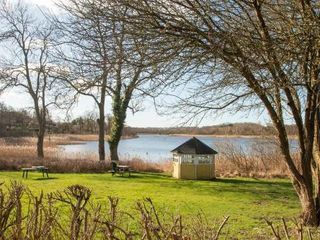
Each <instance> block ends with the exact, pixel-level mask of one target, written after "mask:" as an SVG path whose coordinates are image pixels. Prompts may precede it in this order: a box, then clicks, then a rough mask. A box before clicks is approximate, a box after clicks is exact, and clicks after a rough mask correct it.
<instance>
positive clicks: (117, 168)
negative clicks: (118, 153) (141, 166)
mask: <svg viewBox="0 0 320 240" xmlns="http://www.w3.org/2000/svg"><path fill="white" fill-rule="evenodd" d="M110 172H111V173H112V175H115V174H116V173H117V174H120V175H121V176H123V174H124V173H126V172H127V173H129V176H130V173H131V168H130V166H127V165H118V164H117V163H116V162H115V161H112V162H111V171H110Z"/></svg>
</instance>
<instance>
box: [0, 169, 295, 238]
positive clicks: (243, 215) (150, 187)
mask: <svg viewBox="0 0 320 240" xmlns="http://www.w3.org/2000/svg"><path fill="white" fill-rule="evenodd" d="M50 177H51V178H50V179H42V178H41V174H40V173H37V172H31V173H29V178H28V179H22V173H21V172H0V182H3V181H4V182H5V183H7V184H8V183H10V181H11V180H19V181H21V182H22V183H23V184H25V185H27V186H28V187H29V188H30V189H31V190H32V191H33V192H34V193H39V192H40V191H41V190H43V191H44V192H45V193H48V192H52V191H57V190H63V189H64V188H65V187H67V186H69V185H73V184H81V185H84V186H86V187H89V188H90V189H92V192H93V199H94V201H99V202H106V198H107V196H117V197H119V198H120V207H121V208H122V209H125V210H130V209H132V208H134V206H135V202H136V201H137V200H139V199H142V198H144V197H151V198H152V199H153V201H154V203H155V204H156V206H157V207H158V208H160V209H165V210H167V211H169V212H171V213H173V214H183V215H193V214H196V213H198V212H199V211H202V212H204V213H205V215H206V216H208V217H209V218H210V219H217V220H218V221H219V222H221V221H222V220H223V217H224V216H227V215H230V220H229V222H228V224H227V226H226V229H224V231H226V230H227V229H228V230H229V231H230V234H231V235H233V236H238V237H240V238H241V239H242V238H243V239H250V237H248V236H256V235H260V234H262V233H263V232H266V231H268V230H269V229H268V228H267V227H266V224H265V222H264V220H263V218H268V219H272V220H279V219H280V218H281V217H286V218H291V217H296V216H298V214H299V202H298V198H297V196H296V194H295V192H294V190H293V188H292V185H291V183H290V181H289V180H283V179H271V180H269V179H268V180H266V179H248V178H224V179H218V180H215V181H191V180H176V179H173V178H171V177H169V176H166V175H162V174H143V173H139V174H137V173H134V174H133V176H131V177H121V176H113V177H112V176H111V174H107V173H106V174H54V173H51V174H50Z"/></svg>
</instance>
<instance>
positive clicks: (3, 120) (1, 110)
mask: <svg viewBox="0 0 320 240" xmlns="http://www.w3.org/2000/svg"><path fill="white" fill-rule="evenodd" d="M109 119H110V118H107V121H106V123H105V124H106V134H108V132H109V129H110V127H111V126H110V125H109V124H108V122H109ZM97 120H98V117H97V114H95V113H86V114H84V115H83V116H81V117H77V118H75V119H72V120H70V121H63V122H57V121H53V120H52V119H51V118H50V117H48V119H47V126H46V131H47V133H54V134H59V133H64V134H98V123H97ZM37 131H38V125H37V121H36V119H35V116H34V114H33V113H32V112H30V111H27V110H25V109H14V108H12V107H9V106H6V105H5V104H3V103H0V137H20V136H35V135H36V133H37ZM132 135H135V133H134V132H132V129H131V128H130V127H125V128H124V130H123V136H132Z"/></svg>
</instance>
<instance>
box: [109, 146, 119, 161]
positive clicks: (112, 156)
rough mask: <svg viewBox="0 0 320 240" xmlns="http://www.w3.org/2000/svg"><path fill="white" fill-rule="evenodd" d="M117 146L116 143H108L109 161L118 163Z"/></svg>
mask: <svg viewBox="0 0 320 240" xmlns="http://www.w3.org/2000/svg"><path fill="white" fill-rule="evenodd" d="M118 145H119V142H116V141H114V142H110V141H109V150H110V159H111V161H119V156H118Z"/></svg>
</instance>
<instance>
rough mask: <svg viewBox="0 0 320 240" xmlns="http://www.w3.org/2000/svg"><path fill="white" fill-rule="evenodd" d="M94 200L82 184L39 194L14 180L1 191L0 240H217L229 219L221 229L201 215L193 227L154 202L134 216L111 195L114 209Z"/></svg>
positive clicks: (139, 207) (141, 203) (148, 201)
mask: <svg viewBox="0 0 320 240" xmlns="http://www.w3.org/2000/svg"><path fill="white" fill-rule="evenodd" d="M5 192H8V193H7V194H5ZM25 197H26V198H27V199H28V200H29V201H25ZM90 198H91V190H90V189H88V188H86V187H84V186H80V185H73V186H70V187H68V188H66V189H65V190H64V191H58V192H55V193H50V194H47V195H44V194H43V193H41V194H40V196H34V195H33V194H32V193H31V192H30V191H29V190H28V189H27V188H26V187H24V186H23V185H21V184H19V183H16V182H12V183H11V185H10V187H8V189H7V191H4V190H2V189H1V188H0V239H16V240H20V239H37V240H42V239H70V240H82V239H83V240H84V239H85V240H91V239H110V240H115V239H168V240H169V239H172V240H176V239H177V240H178V239H181V240H182V239H213V240H217V239H219V237H220V235H221V236H222V229H223V227H224V226H225V224H226V223H227V221H228V218H229V217H227V218H225V219H224V221H223V222H222V223H221V224H220V225H217V226H215V225H214V224H211V223H210V222H207V221H204V219H206V218H204V217H198V218H197V219H196V220H195V219H192V223H193V224H190V225H188V224H187V222H188V219H187V218H183V217H182V216H171V215H169V216H166V215H165V214H163V213H162V212H161V211H159V210H157V209H156V207H155V205H154V204H153V202H152V200H151V199H148V198H147V199H145V200H141V201H139V202H137V204H136V208H135V209H133V210H132V211H130V212H124V211H121V209H119V206H118V203H119V199H118V198H113V197H108V201H109V206H103V205H99V204H94V203H93V202H92V201H91V200H90ZM159 213H161V216H162V217H159ZM139 216H140V217H139ZM182 219H186V220H185V221H183V220H182ZM195 226H201V227H199V228H195Z"/></svg>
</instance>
